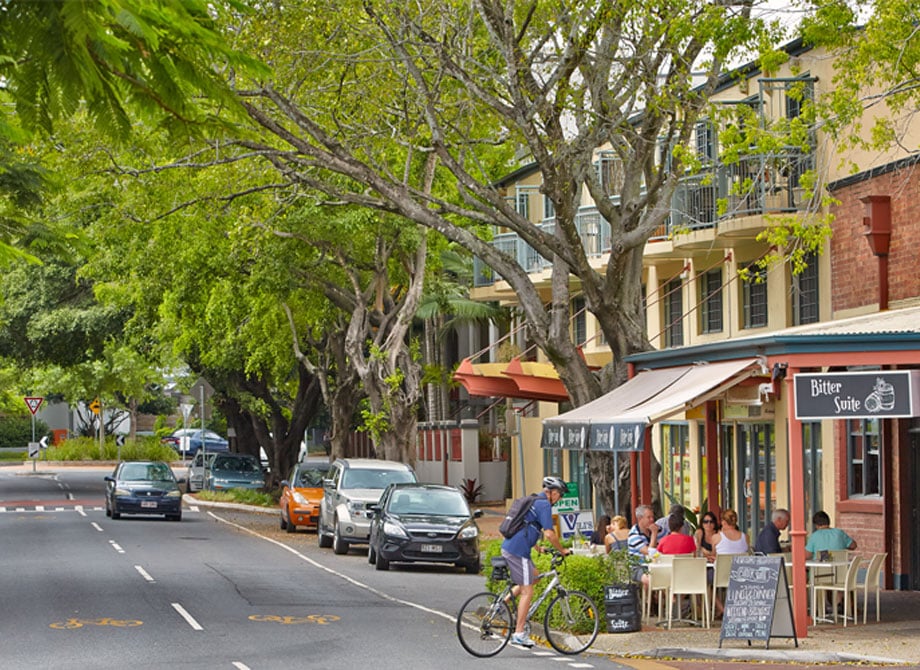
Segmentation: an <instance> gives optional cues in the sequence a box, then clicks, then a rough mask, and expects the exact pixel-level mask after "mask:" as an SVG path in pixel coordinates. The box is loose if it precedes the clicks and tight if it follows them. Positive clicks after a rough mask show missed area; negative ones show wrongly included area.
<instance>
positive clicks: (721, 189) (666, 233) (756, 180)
mask: <svg viewBox="0 0 920 670" xmlns="http://www.w3.org/2000/svg"><path fill="white" fill-rule="evenodd" d="M814 166H815V155H814V152H813V151H811V152H803V151H800V150H796V149H789V150H788V151H785V152H782V153H775V154H770V155H769V156H767V155H755V156H745V157H742V158H741V159H740V160H739V161H738V162H737V163H734V164H732V165H723V164H715V165H713V166H711V167H709V168H708V169H706V170H704V171H702V172H700V173H697V174H695V175H692V176H688V177H685V178H683V179H681V181H680V184H679V186H678V187H677V190H676V191H675V193H674V196H673V198H672V199H671V214H670V216H669V217H668V220H667V221H666V223H665V224H664V225H663V226H661V227H660V229H659V230H657V231H655V233H654V234H653V235H652V237H651V238H650V240H649V241H651V242H654V241H661V240H669V239H673V238H674V237H675V236H678V235H681V234H683V233H689V232H693V231H699V230H705V229H714V228H715V229H718V226H719V224H720V222H721V223H724V222H727V221H730V220H734V219H738V218H741V217H751V216H763V215H765V214H774V215H775V214H784V213H788V214H792V213H795V212H797V211H800V210H801V209H802V208H803V207H804V206H805V205H806V204H807V203H805V202H804V201H803V198H804V195H803V193H804V189H803V188H802V187H801V183H800V182H801V178H802V175H804V174H805V173H806V172H807V171H809V170H812V169H814ZM539 225H540V227H541V228H542V229H543V230H544V231H545V232H547V233H549V234H551V233H552V232H553V226H554V225H555V222H554V220H547V221H544V222H542V223H541V224H539ZM575 225H576V227H577V229H578V235H579V237H580V238H581V241H582V245H583V246H584V248H585V253H586V254H587V256H588V258H592V257H600V256H603V255H605V254H607V253H609V252H610V224H608V223H607V221H605V220H603V219H602V218H601V216H600V214H599V213H598V212H597V209H596V208H594V207H586V208H582V210H581V211H580V212H579V213H578V215H577V216H576V217H575ZM716 232H718V230H716ZM492 244H493V245H494V246H495V247H497V248H498V249H500V250H502V251H504V252H505V253H507V254H509V255H510V256H512V257H514V258H515V259H517V262H518V263H520V264H521V267H523V268H525V269H526V270H527V271H528V272H532V273H535V272H541V271H543V270H545V269H547V268H548V267H549V265H550V263H549V262H548V261H546V260H545V259H543V258H541V257H540V255H539V254H537V253H536V252H535V251H534V250H533V248H532V247H531V246H530V245H528V244H526V243H525V242H524V241H523V240H522V239H521V238H520V237H518V236H517V235H516V234H514V233H501V234H498V235H496V236H495V237H494V238H493V240H492ZM474 270H475V274H474V286H489V285H491V284H493V283H494V282H495V281H496V280H497V279H498V277H496V276H494V273H493V272H492V270H491V269H490V268H489V267H488V266H486V265H485V264H484V263H483V262H482V261H480V260H479V259H478V258H476V259H474Z"/></svg>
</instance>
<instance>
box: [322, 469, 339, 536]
mask: <svg viewBox="0 0 920 670" xmlns="http://www.w3.org/2000/svg"><path fill="white" fill-rule="evenodd" d="M341 481H342V467H341V466H340V465H339V464H338V463H333V464H332V467H331V468H329V475H328V476H327V477H326V479H325V480H324V481H323V502H322V504H321V505H320V521H321V522H322V525H323V527H324V528H328V529H330V530H332V524H333V521H334V520H335V508H336V505H337V504H338V495H339V483H340V482H341Z"/></svg>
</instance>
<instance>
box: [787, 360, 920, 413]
mask: <svg viewBox="0 0 920 670" xmlns="http://www.w3.org/2000/svg"><path fill="white" fill-rule="evenodd" d="M793 388H794V390H795V416H796V418H797V419H800V420H807V419H877V418H885V419H891V418H901V417H913V416H920V370H872V371H865V372H863V371H861V372H829V373H826V374H810V373H809V374H797V375H795V376H794V377H793Z"/></svg>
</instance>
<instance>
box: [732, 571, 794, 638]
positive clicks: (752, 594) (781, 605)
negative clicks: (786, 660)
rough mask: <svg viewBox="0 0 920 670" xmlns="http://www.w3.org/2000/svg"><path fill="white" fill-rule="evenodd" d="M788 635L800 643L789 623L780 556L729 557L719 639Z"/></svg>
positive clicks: (784, 578) (787, 598)
mask: <svg viewBox="0 0 920 670" xmlns="http://www.w3.org/2000/svg"><path fill="white" fill-rule="evenodd" d="M772 637H791V638H794V639H795V646H796V647H798V646H799V640H798V637H796V634H795V626H794V625H793V623H792V604H791V602H790V600H789V587H788V585H787V583H786V570H785V567H784V565H783V558H782V557H780V556H735V558H734V559H733V560H732V568H731V573H730V574H729V578H728V590H727V593H726V595H725V611H724V613H723V615H722V630H721V632H720V634H719V647H721V646H722V640H724V639H726V638H735V639H741V640H747V641H748V644H749V645H750V643H751V640H765V641H766V643H767V648H768V649H769V648H770V638H772Z"/></svg>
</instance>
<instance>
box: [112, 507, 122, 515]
mask: <svg viewBox="0 0 920 670" xmlns="http://www.w3.org/2000/svg"><path fill="white" fill-rule="evenodd" d="M112 518H113V519H120V518H121V513H120V512H116V511H115V505H114V504H113V505H112Z"/></svg>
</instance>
